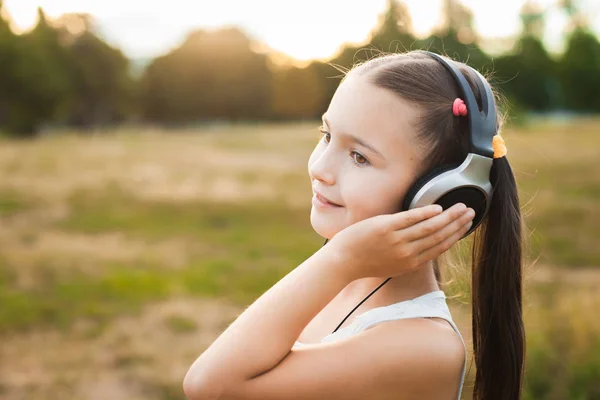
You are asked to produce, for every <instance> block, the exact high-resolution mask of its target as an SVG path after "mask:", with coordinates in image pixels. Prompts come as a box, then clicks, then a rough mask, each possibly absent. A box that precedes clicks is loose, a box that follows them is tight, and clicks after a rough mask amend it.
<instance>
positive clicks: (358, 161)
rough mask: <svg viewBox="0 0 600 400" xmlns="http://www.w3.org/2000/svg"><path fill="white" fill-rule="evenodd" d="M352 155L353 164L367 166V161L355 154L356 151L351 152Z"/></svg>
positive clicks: (360, 155)
mask: <svg viewBox="0 0 600 400" xmlns="http://www.w3.org/2000/svg"><path fill="white" fill-rule="evenodd" d="M352 154H355V155H356V157H353V158H354V162H355V163H356V164H358V165H369V160H367V159H366V158H365V157H363V156H362V154H360V153H357V152H356V151H353V152H352Z"/></svg>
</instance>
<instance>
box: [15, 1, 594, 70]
mask: <svg viewBox="0 0 600 400" xmlns="http://www.w3.org/2000/svg"><path fill="white" fill-rule="evenodd" d="M556 1H557V0H538V1H537V3H539V4H540V5H542V6H543V7H549V6H551V5H553V4H555V3H556ZM404 2H405V3H406V4H407V6H408V7H409V9H410V11H411V17H412V22H413V27H414V29H415V34H416V35H417V36H421V37H423V36H426V35H427V34H428V33H429V32H430V31H431V29H433V28H434V27H435V26H437V25H438V24H439V23H440V18H441V5H442V0H405V1H404ZM462 2H463V3H464V4H465V5H466V6H467V7H469V8H470V9H471V10H473V13H474V16H475V17H474V24H475V29H476V30H477V32H478V33H479V34H480V35H481V36H483V37H507V36H510V35H514V34H516V33H518V31H519V29H520V21H519V17H518V13H519V9H520V8H521V6H522V4H523V2H524V0H505V1H503V2H490V1H481V0H462ZM592 3H595V1H594V0H581V1H580V4H581V6H582V7H586V10H589V11H590V13H591V15H596V16H599V15H600V9H599V8H600V7H598V6H597V5H592ZM38 6H41V7H43V9H44V11H45V12H46V14H47V15H48V16H49V17H51V18H52V17H58V16H59V15H61V14H63V13H66V12H87V13H90V14H92V15H94V16H95V17H96V18H97V20H98V22H99V25H100V27H101V31H102V33H103V36H104V37H105V39H106V40H107V41H108V42H109V43H111V44H113V45H116V46H119V47H121V48H122V49H123V51H125V53H126V54H128V55H129V56H130V57H133V58H136V57H154V56H157V55H159V54H161V53H164V52H167V51H169V49H170V48H172V47H173V46H177V45H178V44H179V42H180V41H181V40H182V39H183V38H184V37H185V35H186V33H187V32H189V31H190V30H192V29H195V28H198V27H203V28H215V27H218V26H221V25H225V24H235V25H239V26H241V27H242V28H243V29H245V30H246V31H247V32H248V33H249V34H250V35H252V36H253V37H254V38H256V39H257V40H260V41H263V42H265V43H266V45H267V46H270V47H271V48H272V49H274V50H277V51H280V52H284V53H286V54H288V55H289V56H291V57H294V58H296V59H298V60H308V59H313V58H321V59H322V58H326V57H330V56H332V55H333V54H334V53H335V52H336V51H337V50H338V49H339V47H340V46H341V45H343V44H344V43H354V44H356V43H362V42H364V41H365V40H367V38H368V35H369V33H370V31H371V30H372V28H373V27H374V26H375V24H376V23H377V19H378V17H379V15H380V14H381V13H382V12H383V10H384V9H385V7H386V0H369V1H364V0H328V1H326V2H323V1H319V0H303V1H302V2H291V1H279V2H273V1H271V0H254V1H252V2H250V1H244V0H229V1H218V2H216V1H206V0H204V1H202V0H199V1H196V2H190V1H188V0H170V1H169V7H165V6H164V5H163V4H161V3H158V2H147V1H142V0H128V1H126V2H123V1H121V2H117V1H114V0H86V1H77V2H75V1H72V0H4V8H5V12H8V14H9V15H10V16H11V17H12V19H13V22H14V24H13V25H14V26H13V28H14V29H15V30H17V31H19V32H23V31H26V30H27V29H29V28H31V27H32V26H33V25H34V24H35V23H36V20H37V15H36V13H37V10H36V9H37V7H38ZM595 20H598V21H595ZM566 21H567V20H566V17H565V16H564V15H562V14H560V13H559V12H558V11H552V12H550V13H549V14H548V18H547V25H549V26H550V28H548V29H546V30H547V36H548V37H547V39H548V41H549V45H553V44H556V43H554V41H556V40H560V36H561V32H562V29H563V28H564V26H565V24H566ZM590 22H594V23H595V24H596V25H594V28H595V30H596V31H597V32H600V18H595V19H594V20H593V21H590ZM383 50H390V49H383Z"/></svg>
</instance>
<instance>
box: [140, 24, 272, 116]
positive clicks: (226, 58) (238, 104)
mask: <svg viewBox="0 0 600 400" xmlns="http://www.w3.org/2000/svg"><path fill="white" fill-rule="evenodd" d="M271 79H272V78H271V71H270V69H269V67H268V62H267V57H266V55H264V54H259V53H257V52H255V51H254V50H253V43H252V41H251V40H250V38H248V37H247V36H246V34H245V33H244V32H242V31H241V30H239V29H237V28H223V29H220V30H217V31H214V32H207V31H203V30H197V31H195V32H192V33H191V34H190V35H188V37H187V38H186V40H185V41H184V42H183V44H182V45H181V46H180V47H178V48H176V49H174V50H173V51H171V52H170V53H168V54H167V55H164V56H161V57H158V58H157V59H155V60H154V61H153V62H152V63H151V64H150V65H149V66H148V68H147V69H146V71H145V73H144V76H143V78H142V83H141V93H142V94H141V99H142V110H143V116H144V118H145V119H146V120H149V121H154V122H162V123H180V122H190V121H195V120H201V119H212V118H226V119H233V120H239V119H256V118H266V117H267V116H269V112H270V107H271V97H270V96H271Z"/></svg>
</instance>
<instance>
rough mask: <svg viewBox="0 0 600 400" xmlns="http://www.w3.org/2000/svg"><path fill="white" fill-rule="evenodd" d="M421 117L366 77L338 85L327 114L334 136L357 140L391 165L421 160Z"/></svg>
mask: <svg viewBox="0 0 600 400" xmlns="http://www.w3.org/2000/svg"><path fill="white" fill-rule="evenodd" d="M418 116H419V110H418V108H417V107H415V106H413V105H412V104H410V103H409V102H408V101H407V100H404V99H403V98H401V97H400V96H398V95H397V94H395V93H393V92H392V91H391V90H388V89H384V88H380V87H377V86H375V85H373V84H372V83H370V82H369V81H368V80H367V78H366V77H365V76H364V75H362V76H361V75H358V74H352V73H350V74H348V75H347V76H346V79H345V80H344V81H343V82H342V83H341V84H340V85H339V87H338V88H337V90H336V92H335V94H334V96H333V98H332V99H331V102H330V104H329V108H328V109H327V112H326V113H325V118H326V119H327V120H328V121H329V122H330V123H331V125H332V129H334V131H333V132H332V133H333V134H334V135H335V132H340V133H348V134H352V135H354V136H357V137H359V138H360V139H362V140H364V141H365V142H367V143H369V144H371V145H372V146H374V147H375V148H377V149H378V150H379V151H380V152H381V153H382V154H383V156H384V157H385V158H386V159H387V160H388V161H391V162H393V161H397V160H400V161H402V160H405V159H406V158H407V157H409V158H412V159H415V158H417V159H418V157H419V153H420V152H419V144H418V143H417V140H416V130H415V129H414V126H415V125H414V123H415V122H416V120H417V118H418ZM330 128H331V127H330Z"/></svg>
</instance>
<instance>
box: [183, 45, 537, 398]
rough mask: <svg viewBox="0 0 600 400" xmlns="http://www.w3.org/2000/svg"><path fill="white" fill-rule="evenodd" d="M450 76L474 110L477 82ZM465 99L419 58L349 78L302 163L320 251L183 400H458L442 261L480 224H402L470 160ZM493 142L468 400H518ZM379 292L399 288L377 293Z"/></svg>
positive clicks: (456, 337) (457, 355)
mask: <svg viewBox="0 0 600 400" xmlns="http://www.w3.org/2000/svg"><path fill="white" fill-rule="evenodd" d="M455 65H457V66H458V67H459V68H460V70H461V71H462V73H463V75H465V78H467V81H468V83H469V86H470V87H471V89H472V90H473V92H474V93H475V97H476V98H477V102H478V105H479V106H480V107H481V102H482V100H481V96H482V94H481V93H479V91H478V87H477V85H476V84H475V83H474V82H475V80H474V73H475V72H474V71H473V70H472V69H471V68H469V67H468V66H466V65H464V64H462V63H456V64H455ZM459 96H460V94H459V91H458V87H457V84H456V83H455V81H454V79H453V77H452V76H451V75H450V73H449V72H448V71H447V70H446V68H444V66H443V65H442V64H441V63H440V62H438V61H436V60H435V59H433V58H432V57H429V56H427V55H425V54H423V53H419V52H411V53H407V54H388V55H383V56H379V57H377V58H375V59H372V60H370V61H367V62H365V63H362V64H359V65H357V66H355V67H354V68H353V69H352V70H350V71H349V72H348V73H347V74H346V75H345V77H344V79H343V81H342V82H341V83H340V85H339V87H338V89H337V90H336V92H335V94H334V96H333V98H332V99H331V102H330V104H329V107H328V109H327V111H326V113H325V114H324V115H323V125H322V127H321V131H322V133H323V137H322V139H321V141H320V142H319V143H318V144H317V146H316V148H315V150H314V151H313V153H312V155H311V156H310V159H309V161H308V172H309V176H310V179H311V182H312V188H313V192H314V197H313V200H312V203H313V207H312V209H311V214H310V221H311V224H312V226H313V228H314V230H315V231H316V232H317V233H318V234H319V235H321V236H323V237H324V238H327V239H328V240H329V242H328V243H327V245H326V246H323V247H322V248H321V249H319V250H318V251H317V252H316V253H315V254H313V255H312V256H311V257H310V258H308V259H307V260H306V261H304V262H303V263H302V264H300V265H299V266H298V267H297V268H295V269H294V270H292V271H291V272H290V273H289V274H288V275H286V276H285V277H284V278H283V279H281V280H280V281H279V282H278V283H277V284H275V285H274V286H273V287H272V288H270V289H269V290H268V291H267V292H265V293H264V294H263V295H262V296H261V297H259V298H258V299H257V300H256V301H255V302H254V303H253V304H252V305H251V306H250V307H248V308H247V309H246V310H245V311H244V312H243V313H242V314H241V315H240V316H239V317H238V318H237V319H236V320H235V321H234V322H233V323H232V324H231V325H230V326H229V327H228V328H227V329H226V330H225V331H224V332H223V333H222V334H221V336H220V337H219V338H217V340H215V342H214V343H213V344H212V345H211V346H210V347H209V348H208V349H207V350H206V351H205V352H204V353H202V355H201V356H200V357H199V358H198V359H197V360H196V361H195V362H194V363H193V365H192V366H191V368H190V370H189V371H188V373H187V375H186V377H185V379H184V390H185V393H186V395H187V396H188V397H189V398H190V399H192V400H195V399H227V400H229V399H255V400H270V399H272V400H283V399H306V400H308V399H328V400H335V399H345V400H348V399H428V400H429V399H460V395H461V392H462V387H463V383H464V376H465V367H466V348H465V345H464V341H463V338H462V336H461V334H460V332H459V330H458V329H457V328H456V325H455V324H454V322H453V321H452V318H451V315H450V312H449V309H448V307H447V305H446V300H445V296H444V292H443V291H442V290H440V274H439V271H438V266H437V262H436V261H437V260H436V257H438V256H439V255H441V254H442V253H443V252H445V251H446V250H448V249H449V248H450V247H451V246H452V245H453V244H454V243H455V242H456V241H458V240H459V239H461V238H462V237H464V236H465V234H466V233H467V232H468V231H469V229H470V227H471V224H472V223H473V217H474V212H473V210H472V209H470V208H467V207H465V205H464V204H461V203H459V204H456V205H454V206H452V207H449V208H448V209H446V210H444V211H442V208H441V207H440V206H438V205H429V206H426V207H418V208H414V209H411V210H408V211H403V212H398V211H399V207H398V205H399V204H401V203H402V200H403V199H404V197H405V196H406V195H407V191H408V189H409V188H410V187H411V185H412V184H413V183H414V182H415V180H416V179H417V178H418V177H420V176H421V175H422V174H423V173H424V172H426V171H429V170H431V169H432V168H433V167H436V166H439V165H443V164H451V163H456V162H458V163H460V162H461V161H462V160H464V159H465V157H466V155H467V152H468V134H467V131H468V121H467V119H466V118H465V112H466V109H465V107H464V104H462V103H461V100H460V98H459ZM498 129H499V124H497V125H496V130H498ZM496 133H497V131H496ZM494 139H495V140H494V158H493V164H492V167H491V171H490V177H489V180H490V183H491V184H492V187H493V193H494V195H493V196H492V199H491V203H490V208H489V213H488V215H487V217H486V219H485V221H484V223H483V224H481V225H480V226H479V227H477V229H476V230H475V233H476V235H475V241H474V245H473V289H472V300H473V347H474V360H475V362H476V367H477V372H476V377H475V387H474V398H475V399H485V400H495V399H502V400H512V399H520V393H521V385H522V374H523V359H524V352H525V344H524V342H525V337H524V329H523V321H522V310H521V290H522V287H521V242H520V241H521V215H520V209H519V201H518V196H517V190H516V184H515V181H514V177H513V174H512V170H511V168H510V165H509V163H508V161H507V159H506V157H505V156H504V154H505V147H503V146H502V140H501V137H500V136H498V135H496V136H494ZM496 139H498V140H496ZM386 277H394V278H395V279H392V280H390V281H389V283H388V284H387V285H385V286H381V284H382V281H383V280H384V278H386ZM385 282H387V280H386V281H385ZM385 282H384V283H385ZM378 285H379V287H381V290H378V292H377V296H373V297H372V299H371V300H370V301H369V302H364V303H360V304H359V307H358V308H357V309H356V310H357V312H356V314H355V317H354V319H349V320H347V321H346V320H345V319H344V320H343V321H342V324H340V325H339V326H338V328H339V330H337V329H336V331H335V332H334V333H329V332H331V330H332V329H333V328H334V327H335V325H336V324H337V322H338V321H340V320H341V319H342V317H343V316H344V315H346V314H347V313H348V310H350V309H352V307H354V306H355V305H356V304H357V303H358V302H359V301H361V300H362V299H365V300H366V298H365V295H367V294H369V293H371V294H372V293H373V292H374V291H373V289H374V288H376V287H377V289H379V287H378ZM377 289H375V290H377ZM369 296H370V295H369ZM369 296H367V298H368V297H369ZM363 301H364V300H363Z"/></svg>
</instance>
